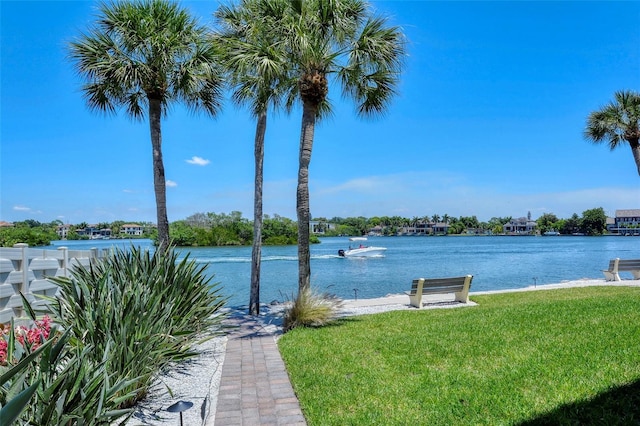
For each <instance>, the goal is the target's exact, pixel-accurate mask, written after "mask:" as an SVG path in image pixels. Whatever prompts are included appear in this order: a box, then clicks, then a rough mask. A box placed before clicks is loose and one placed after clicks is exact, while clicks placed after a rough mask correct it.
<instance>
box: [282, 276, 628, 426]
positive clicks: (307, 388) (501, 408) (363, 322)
mask: <svg viewBox="0 0 640 426" xmlns="http://www.w3.org/2000/svg"><path fill="white" fill-rule="evenodd" d="M472 300H473V301H475V302H477V303H478V304H479V306H476V307H469V308H461V309H434V310H422V311H418V310H411V311H395V312H388V313H382V314H376V315H366V316H360V317H353V318H346V319H343V320H340V321H338V322H337V323H336V324H335V325H333V326H328V327H324V328H319V329H309V328H307V329H296V330H293V331H292V332H290V333H287V334H285V335H284V336H283V337H282V338H281V339H280V341H279V346H280V350H281V352H282V355H283V358H284V360H285V363H286V365H287V370H288V371H289V374H290V377H291V381H292V383H293V386H294V388H295V391H296V393H297V395H298V397H299V399H300V404H301V406H302V409H303V411H304V414H305V416H306V417H307V419H308V422H309V424H310V425H328V424H334V425H345V424H350V425H371V424H379V425H380V424H385V425H405V424H428V425H452V424H456V425H460V424H474V425H476V424H492V425H498V424H502V425H507V424H509V425H513V424H531V425H533V424H607V425H610V424H640V289H639V288H626V287H590V288H572V289H562V290H553V291H535V292H524V293H505V294H494V295H484V296H475V297H472Z"/></svg>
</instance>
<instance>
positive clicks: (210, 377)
mask: <svg viewBox="0 0 640 426" xmlns="http://www.w3.org/2000/svg"><path fill="white" fill-rule="evenodd" d="M593 286H619V287H622V286H624V287H629V286H631V287H640V280H632V279H623V280H622V281H605V280H604V279H591V278H583V279H578V280H570V281H562V282H560V283H554V284H542V285H535V286H529V287H522V288H515V289H505V290H487V291H477V292H473V291H471V292H469V297H473V296H474V295H485V294H498V293H514V292H523V291H543V290H556V289H563V288H576V287H593ZM342 302H343V306H342V308H341V313H340V314H339V316H340V317H346V316H356V315H367V314H375V313H381V312H388V311H394V310H420V309H419V308H415V307H412V306H410V305H409V297H408V296H407V295H406V294H388V295H386V296H383V297H377V298H369V299H343V300H342ZM423 302H425V303H426V305H425V306H423V308H422V310H426V309H449V308H451V309H457V308H464V307H471V306H476V305H477V304H476V303H475V302H473V301H469V303H458V302H453V296H452V295H451V296H446V295H445V296H443V295H427V296H423ZM284 307H285V304H283V303H279V304H274V305H269V304H263V305H261V314H260V316H259V317H258V319H259V321H260V323H261V327H262V330H263V331H264V332H265V333H269V334H271V335H273V337H274V339H276V340H277V339H278V338H279V337H280V336H281V335H282V312H283V310H284ZM225 310H226V311H227V312H228V314H229V316H231V317H234V318H238V317H240V318H247V319H253V320H255V317H253V316H250V315H248V314H247V313H246V312H247V310H248V306H246V305H244V306H235V307H227V308H225ZM226 344H227V336H226V335H220V336H214V337H212V338H210V339H209V340H207V341H205V342H203V343H200V344H198V345H197V346H196V349H197V350H198V351H200V353H199V354H198V355H197V356H195V357H194V358H192V359H189V360H186V361H184V362H182V363H179V364H176V365H175V367H174V368H172V369H170V370H169V371H166V372H164V373H163V374H161V376H160V377H158V378H157V379H156V380H155V381H154V384H153V385H152V386H151V388H150V391H149V395H148V397H147V399H145V400H144V401H142V402H141V403H139V404H138V405H137V407H136V410H135V411H134V415H133V416H132V417H131V418H130V419H129V420H128V421H127V422H126V425H128V426H139V425H175V424H176V422H177V421H179V417H178V414H177V413H169V412H167V411H166V408H167V407H168V406H170V405H171V404H173V403H175V402H177V401H180V400H186V401H191V402H193V407H192V408H191V409H190V410H187V411H185V412H183V416H184V421H185V424H189V425H197V424H201V425H204V426H213V425H214V421H215V413H216V408H217V398H218V390H219V388H220V379H221V377H222V367H223V365H224V359H225V351H226ZM167 389H171V392H168V391H167Z"/></svg>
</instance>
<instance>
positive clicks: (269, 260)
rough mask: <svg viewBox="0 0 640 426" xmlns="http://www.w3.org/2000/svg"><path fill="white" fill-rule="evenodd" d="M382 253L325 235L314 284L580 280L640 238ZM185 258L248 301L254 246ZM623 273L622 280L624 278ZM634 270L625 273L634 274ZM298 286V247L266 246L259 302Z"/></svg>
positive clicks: (464, 243)
mask: <svg viewBox="0 0 640 426" xmlns="http://www.w3.org/2000/svg"><path fill="white" fill-rule="evenodd" d="M52 244H53V246H54V247H60V246H68V247H69V248H70V249H78V250H86V249H89V248H91V247H98V248H108V247H113V246H118V247H121V248H127V247H130V246H131V244H136V245H139V246H141V247H148V248H153V246H152V243H151V241H149V240H92V241H54V242H53V243H52ZM368 244H370V245H375V246H383V247H387V249H388V250H387V251H386V254H385V256H384V257H378V258H362V259H355V258H347V259H345V258H341V257H339V256H338V250H339V249H345V248H347V247H348V246H349V240H348V239H347V238H346V237H332V238H323V239H322V243H321V244H314V245H312V247H311V284H312V286H313V287H314V288H316V289H318V290H320V291H323V292H324V291H328V292H331V293H334V294H336V295H337V296H339V297H341V298H345V299H347V298H348V299H352V298H354V297H356V296H357V298H372V297H382V296H386V295H388V294H398V293H402V292H404V291H406V290H408V288H409V286H410V284H411V280H412V279H414V278H420V277H425V278H430V277H433V278H435V277H447V276H459V275H466V274H471V275H473V283H472V286H471V291H483V290H501V289H512V288H522V287H528V286H532V285H539V284H550V283H559V282H561V281H564V280H576V279H581V278H595V279H603V278H604V276H603V274H602V269H604V268H606V267H607V265H608V264H609V260H610V259H613V258H616V257H620V258H623V259H624V258H634V259H637V258H640V238H638V237H618V236H605V237H576V236H560V237H498V236H497V237H454V236H447V237H375V238H370V239H369V241H368ZM179 251H180V253H181V256H185V255H187V254H188V255H189V257H190V258H191V259H193V260H195V261H196V262H198V263H200V264H206V265H207V272H208V273H209V274H212V275H213V279H212V281H213V282H219V283H220V284H221V287H222V289H221V291H222V293H223V294H224V295H225V296H227V297H229V304H230V305H232V306H241V305H247V304H248V301H249V288H250V282H251V247H198V248H180V249H179ZM624 277H625V276H624V274H623V278H624ZM629 277H630V275H629V276H628V277H627V278H629ZM297 286H298V261H297V247H296V246H277V247H273V246H265V247H263V248H262V268H261V281H260V300H261V302H263V303H269V302H271V301H274V300H277V301H283V300H287V299H291V298H293V297H294V296H295V294H296V292H297Z"/></svg>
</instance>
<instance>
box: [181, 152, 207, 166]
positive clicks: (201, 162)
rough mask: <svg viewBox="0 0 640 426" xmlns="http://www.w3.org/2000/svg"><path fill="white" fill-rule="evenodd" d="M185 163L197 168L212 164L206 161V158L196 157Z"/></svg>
mask: <svg viewBox="0 0 640 426" xmlns="http://www.w3.org/2000/svg"><path fill="white" fill-rule="evenodd" d="M185 161H186V162H187V163H189V164H195V165H196V166H206V165H207V164H209V163H210V162H211V161H209V160H205V159H204V158H202V157H197V156H195V155H194V156H193V157H191V160H185Z"/></svg>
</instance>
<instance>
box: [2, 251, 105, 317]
mask: <svg viewBox="0 0 640 426" xmlns="http://www.w3.org/2000/svg"><path fill="white" fill-rule="evenodd" d="M101 255H104V252H103V253H99V251H98V249H91V250H69V249H67V247H60V248H58V249H57V250H44V249H35V248H29V245H28V244H24V243H20V244H16V245H14V246H13V247H0V324H4V323H8V322H10V321H11V319H12V318H22V317H24V313H25V312H24V308H23V306H22V298H21V297H20V293H22V294H23V295H24V296H25V297H26V298H27V300H29V302H34V303H35V304H36V305H37V304H38V300H39V298H38V297H37V296H38V295H45V296H55V295H56V293H57V291H58V286H57V285H56V284H54V283H53V282H51V281H49V280H48V279H47V277H60V276H62V277H68V276H69V271H70V269H71V268H73V267H75V266H78V265H80V266H83V267H86V266H88V265H89V264H90V263H91V262H92V261H93V260H95V259H98V257H100V256H101Z"/></svg>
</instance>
